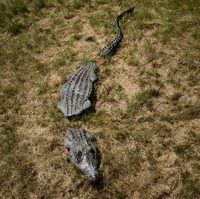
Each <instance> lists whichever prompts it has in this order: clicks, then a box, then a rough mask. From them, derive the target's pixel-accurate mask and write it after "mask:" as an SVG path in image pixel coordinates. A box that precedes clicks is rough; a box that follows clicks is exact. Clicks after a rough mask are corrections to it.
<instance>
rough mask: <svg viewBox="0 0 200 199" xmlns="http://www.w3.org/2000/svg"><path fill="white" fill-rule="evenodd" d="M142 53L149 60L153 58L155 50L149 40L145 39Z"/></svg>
mask: <svg viewBox="0 0 200 199" xmlns="http://www.w3.org/2000/svg"><path fill="white" fill-rule="evenodd" d="M144 51H145V53H146V55H147V56H148V57H150V58H153V56H154V53H155V50H154V47H153V45H152V42H151V40H149V39H147V40H146V41H145V43H144Z"/></svg>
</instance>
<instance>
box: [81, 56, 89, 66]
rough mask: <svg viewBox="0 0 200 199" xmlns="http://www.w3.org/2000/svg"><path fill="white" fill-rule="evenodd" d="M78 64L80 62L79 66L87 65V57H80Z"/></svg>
mask: <svg viewBox="0 0 200 199" xmlns="http://www.w3.org/2000/svg"><path fill="white" fill-rule="evenodd" d="M80 62H81V65H83V64H87V63H89V62H90V59H89V58H88V57H85V56H82V57H81V61H80Z"/></svg>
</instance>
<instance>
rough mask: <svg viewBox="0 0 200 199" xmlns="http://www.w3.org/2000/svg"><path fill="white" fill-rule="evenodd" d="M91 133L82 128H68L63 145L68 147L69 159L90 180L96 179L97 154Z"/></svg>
mask: <svg viewBox="0 0 200 199" xmlns="http://www.w3.org/2000/svg"><path fill="white" fill-rule="evenodd" d="M93 139H94V137H93V135H92V134H91V133H90V132H88V131H86V130H84V129H78V130H73V129H68V130H67V132H66V134H65V140H64V147H65V148H67V149H69V155H70V157H71V161H72V162H73V163H74V164H75V165H76V167H77V168H78V169H80V170H81V171H82V172H83V173H84V175H85V176H86V178H87V179H88V180H89V181H90V182H94V181H96V180H97V179H98V176H99V174H98V169H97V167H98V154H97V149H96V146H95V145H94V144H93V142H92V140H93Z"/></svg>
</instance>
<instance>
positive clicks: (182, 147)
mask: <svg viewBox="0 0 200 199" xmlns="http://www.w3.org/2000/svg"><path fill="white" fill-rule="evenodd" d="M190 147H191V145H190V143H189V142H185V143H182V144H176V145H174V147H173V148H174V151H175V152H176V153H177V154H182V155H183V154H185V153H186V151H187V150H188V149H190Z"/></svg>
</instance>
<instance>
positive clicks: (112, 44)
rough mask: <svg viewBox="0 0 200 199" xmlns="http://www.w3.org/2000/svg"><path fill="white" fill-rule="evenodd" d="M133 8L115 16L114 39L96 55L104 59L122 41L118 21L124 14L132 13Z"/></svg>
mask: <svg viewBox="0 0 200 199" xmlns="http://www.w3.org/2000/svg"><path fill="white" fill-rule="evenodd" d="M133 10H134V7H131V8H129V9H128V10H126V11H124V12H122V13H121V14H120V15H118V16H117V18H116V22H115V26H116V37H115V39H114V40H113V41H111V42H110V43H109V44H108V45H107V46H105V47H104V48H103V49H102V50H100V51H99V52H98V55H100V56H101V57H104V56H106V55H108V54H109V53H110V52H111V51H112V50H113V49H114V48H115V47H116V46H117V45H118V43H119V42H120V41H121V40H122V32H121V29H120V26H119V20H120V19H121V18H122V17H123V16H124V15H126V14H129V13H131V12H133Z"/></svg>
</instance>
